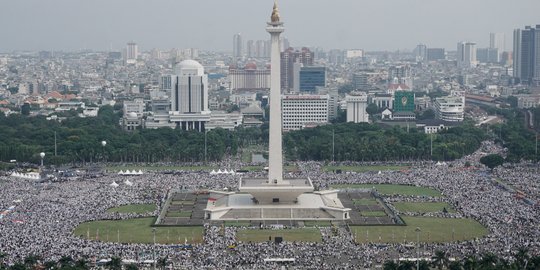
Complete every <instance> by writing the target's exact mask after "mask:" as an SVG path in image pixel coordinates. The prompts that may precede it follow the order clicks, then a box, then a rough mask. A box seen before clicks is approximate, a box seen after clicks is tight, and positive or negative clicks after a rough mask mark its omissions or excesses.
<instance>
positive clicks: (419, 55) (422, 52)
mask: <svg viewBox="0 0 540 270" xmlns="http://www.w3.org/2000/svg"><path fill="white" fill-rule="evenodd" d="M414 57H415V58H416V61H424V60H427V46H426V45H424V44H418V45H417V46H416V48H415V49H414Z"/></svg>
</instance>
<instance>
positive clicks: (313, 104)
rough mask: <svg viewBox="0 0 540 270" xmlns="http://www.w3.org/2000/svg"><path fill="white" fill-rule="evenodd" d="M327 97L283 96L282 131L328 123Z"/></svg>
mask: <svg viewBox="0 0 540 270" xmlns="http://www.w3.org/2000/svg"><path fill="white" fill-rule="evenodd" d="M328 100H329V96H328V95H284V96H283V98H282V101H281V104H282V105H281V106H282V107H283V131H289V130H299V129H303V128H305V127H308V126H311V125H318V124H322V123H328Z"/></svg>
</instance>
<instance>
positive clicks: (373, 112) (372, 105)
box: [366, 103, 379, 122]
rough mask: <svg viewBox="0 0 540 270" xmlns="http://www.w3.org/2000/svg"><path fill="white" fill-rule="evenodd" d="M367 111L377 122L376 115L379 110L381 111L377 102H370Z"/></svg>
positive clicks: (372, 119)
mask: <svg viewBox="0 0 540 270" xmlns="http://www.w3.org/2000/svg"><path fill="white" fill-rule="evenodd" d="M366 112H367V113H368V114H369V117H370V118H371V121H373V122H375V118H374V117H375V115H376V114H377V112H379V107H378V106H377V104H375V103H370V104H369V105H368V106H367V107H366Z"/></svg>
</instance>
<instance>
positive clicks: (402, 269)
mask: <svg viewBox="0 0 540 270" xmlns="http://www.w3.org/2000/svg"><path fill="white" fill-rule="evenodd" d="M397 269H398V270H413V269H416V263H414V262H411V261H401V262H400V263H399V266H398V268H397Z"/></svg>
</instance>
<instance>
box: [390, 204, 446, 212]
mask: <svg viewBox="0 0 540 270" xmlns="http://www.w3.org/2000/svg"><path fill="white" fill-rule="evenodd" d="M393 204H394V206H395V207H396V209H397V210H399V211H400V212H417V213H431V212H442V211H443V209H444V208H446V210H447V211H448V213H455V212H456V210H454V209H453V208H452V206H450V205H449V204H448V203H445V202H395V203H393Z"/></svg>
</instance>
